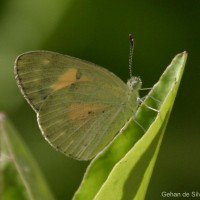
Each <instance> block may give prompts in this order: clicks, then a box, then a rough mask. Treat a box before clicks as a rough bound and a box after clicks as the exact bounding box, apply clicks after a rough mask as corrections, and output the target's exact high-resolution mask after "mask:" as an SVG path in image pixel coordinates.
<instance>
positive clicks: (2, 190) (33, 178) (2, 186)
mask: <svg viewBox="0 0 200 200" xmlns="http://www.w3.org/2000/svg"><path fill="white" fill-rule="evenodd" d="M0 199H2V200H13V199H14V200H18V199H19V200H38V199H44V200H45V199H48V200H53V199H54V198H53V196H52V194H51V192H50V190H49V189H48V187H47V185H46V183H45V181H44V179H43V176H42V174H41V171H40V170H39V168H38V166H37V164H36V162H35V160H34V159H33V157H32V155H31V154H30V152H29V151H28V149H27V147H26V146H25V145H24V143H23V141H22V139H21V138H20V136H19V134H18V133H17V132H16V130H15V129H14V127H13V126H12V125H11V123H10V122H9V121H8V119H7V118H6V117H5V115H4V114H3V113H1V112H0Z"/></svg>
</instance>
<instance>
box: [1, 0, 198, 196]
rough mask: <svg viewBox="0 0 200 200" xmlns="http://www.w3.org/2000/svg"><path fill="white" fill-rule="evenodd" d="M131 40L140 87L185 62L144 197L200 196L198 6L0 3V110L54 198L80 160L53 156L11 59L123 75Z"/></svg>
mask: <svg viewBox="0 0 200 200" xmlns="http://www.w3.org/2000/svg"><path fill="white" fill-rule="evenodd" d="M129 33H133V35H134V38H135V49H134V58H133V65H134V75H139V76H140V77H141V78H142V80H143V86H144V87H151V86H153V84H154V83H155V82H156V81H157V80H158V78H159V77H160V75H161V74H162V72H163V71H164V69H165V68H166V66H167V65H168V64H169V63H170V62H171V60H172V58H173V57H174V56H175V55H176V54H177V53H180V52H182V51H184V50H186V51H188V53H189V58H188V62H187V65H186V70H185V73H184V75H183V80H182V83H181V86H180V90H179V93H178V96H177V99H176V102H175V105H174V109H173V111H172V114H171V118H170V121H169V124H168V127H167V130H166V134H165V137H164V141H163V143H162V145H161V151H160V153H159V157H158V160H157V162H156V166H155V170H154V173H153V176H152V179H151V182H150V186H149V190H148V193H147V198H146V199H150V200H151V199H154V200H157V199H162V196H161V192H162V191H167V192H192V191H198V192H200V184H199V183H200V156H199V154H200V123H199V122H200V109H199V106H200V105H199V98H200V90H199V89H198V86H199V80H200V62H199V60H200V59H199V53H200V42H199V41H200V40H199V38H200V1H199V0H192V1H181V0H177V1H173V0H168V1H134V0H124V1H116V0H115V1H114V0H110V1H107V0H93V1H91V0H82V1H78V0H73V1H72V0H51V1H48V0H43V1H41V0H18V1H11V0H1V3H0V111H3V112H5V113H6V114H7V115H8V116H9V118H10V119H11V120H12V122H13V123H14V124H15V126H16V128H17V129H18V130H19V132H20V134H21V135H22V136H23V139H24V140H25V142H26V144H27V145H28V147H29V148H30V150H31V152H32V153H33V155H34V157H35V158H36V160H37V162H38V163H39V165H40V167H41V169H42V172H43V173H44V175H45V178H46V180H47V182H48V183H49V186H50V188H51V190H52V191H53V193H54V194H55V196H56V198H57V199H59V200H63V199H66V200H67V199H71V197H72V196H73V193H74V192H75V191H76V189H77V188H78V186H79V184H80V182H81V179H82V176H83V174H84V171H85V169H86V167H87V165H88V162H81V161H75V160H72V159H69V158H67V157H65V156H64V155H62V154H60V153H58V152H56V151H54V149H53V148H52V147H50V145H49V144H48V143H47V142H46V141H45V140H44V138H43V137H42V135H41V133H40V131H39V128H38V126H37V121H36V116H35V113H34V112H33V110H32V109H31V107H30V106H29V105H28V104H27V103H26V101H25V100H24V98H23V97H22V95H21V93H20V91H19V89H18V88H17V86H16V82H15V79H14V73H13V66H14V61H15V58H16V56H17V55H19V54H21V53H23V52H26V51H31V50H50V51H56V52H60V53H63V54H69V55H72V56H75V57H79V58H81V59H85V60H88V61H91V62H94V63H96V64H99V65H101V66H104V67H106V68H108V69H109V70H110V71H112V72H114V73H115V74H116V75H118V76H119V77H120V78H121V79H123V80H124V81H126V80H127V79H128V78H129V71H128V54H129V43H128V34H129Z"/></svg>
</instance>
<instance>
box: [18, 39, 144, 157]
mask: <svg viewBox="0 0 200 200" xmlns="http://www.w3.org/2000/svg"><path fill="white" fill-rule="evenodd" d="M130 39H131V40H130V41H131V45H132V47H133V41H132V37H131V36H130ZM131 49H133V48H131ZM131 54H132V53H131ZM130 59H132V56H130ZM15 75H16V80H17V84H18V86H19V88H20V90H21V92H22V94H23V95H24V97H25V98H26V100H27V101H28V103H29V104H30V105H31V107H32V108H33V110H34V111H35V112H36V114H37V119H38V124H39V127H40V129H41V131H42V134H43V136H44V137H45V139H46V140H47V141H48V142H49V143H50V144H51V145H52V146H53V147H54V148H56V149H57V150H59V151H60V152H62V153H64V154H65V155H67V156H69V157H72V158H75V159H79V160H90V159H92V158H93V157H95V156H96V155H97V154H98V153H99V152H100V151H102V150H103V149H104V148H105V146H107V145H108V144H109V143H110V141H112V139H113V138H114V137H115V136H116V134H117V133H118V132H119V130H120V129H121V128H122V127H123V126H124V125H125V123H126V122H127V121H128V120H129V119H130V118H131V117H132V116H134V114H135V112H136V110H137V107H138V97H139V94H138V91H139V89H140V88H141V84H142V82H141V80H140V78H139V77H131V78H130V79H129V80H128V82H127V84H125V83H124V82H123V81H122V80H121V79H120V78H118V77H117V76H116V75H114V74H113V73H112V72H110V71H108V70H107V69H105V68H102V67H99V66H97V65H95V64H93V63H90V62H87V61H83V60H80V59H77V58H74V57H71V56H67V55H62V54H59V53H54V52H49V51H33V52H27V53H24V54H22V55H20V56H18V57H17V59H16V61H15Z"/></svg>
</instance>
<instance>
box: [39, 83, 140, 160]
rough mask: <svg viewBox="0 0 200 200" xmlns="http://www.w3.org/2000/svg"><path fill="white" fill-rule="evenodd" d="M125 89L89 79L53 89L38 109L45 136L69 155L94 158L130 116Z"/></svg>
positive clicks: (130, 110)
mask: <svg viewBox="0 0 200 200" xmlns="http://www.w3.org/2000/svg"><path fill="white" fill-rule="evenodd" d="M127 92H128V90H127V88H126V90H123V88H122V87H115V86H113V85H110V84H109V83H106V82H105V83H102V84H97V83H95V82H94V83H93V82H90V81H88V82H84V83H83V82H77V83H75V84H73V85H71V86H68V87H65V88H62V89H60V90H58V91H56V92H54V93H53V94H52V95H49V97H48V98H47V99H46V100H45V102H44V104H43V105H42V106H41V109H40V111H39V113H38V122H39V125H40V128H41V130H42V133H43V135H44V137H45V138H46V139H47V141H48V142H49V143H50V144H51V145H52V146H53V147H55V148H56V149H58V150H59V151H61V152H63V153H64V154H66V155H68V156H70V157H73V158H76V159H80V160H89V159H91V158H93V157H94V156H95V155H96V154H97V153H98V152H100V151H101V150H102V149H103V148H104V147H105V146H106V145H107V144H108V143H109V142H110V141H111V140H112V139H113V137H114V136H115V135H116V133H117V132H118V131H119V130H120V129H121V128H122V127H123V125H124V124H125V123H126V121H127V120H128V119H129V118H130V117H131V116H132V114H133V112H132V109H131V108H129V107H127V98H126V97H127ZM136 99H137V95H136V94H135V99H134V100H135V101H136Z"/></svg>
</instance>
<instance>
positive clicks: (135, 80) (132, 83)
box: [127, 76, 142, 90]
mask: <svg viewBox="0 0 200 200" xmlns="http://www.w3.org/2000/svg"><path fill="white" fill-rule="evenodd" d="M127 85H128V88H129V89H130V90H140V89H141V87H142V81H141V79H140V77H136V76H132V77H131V78H130V79H129V80H128V82H127Z"/></svg>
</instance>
